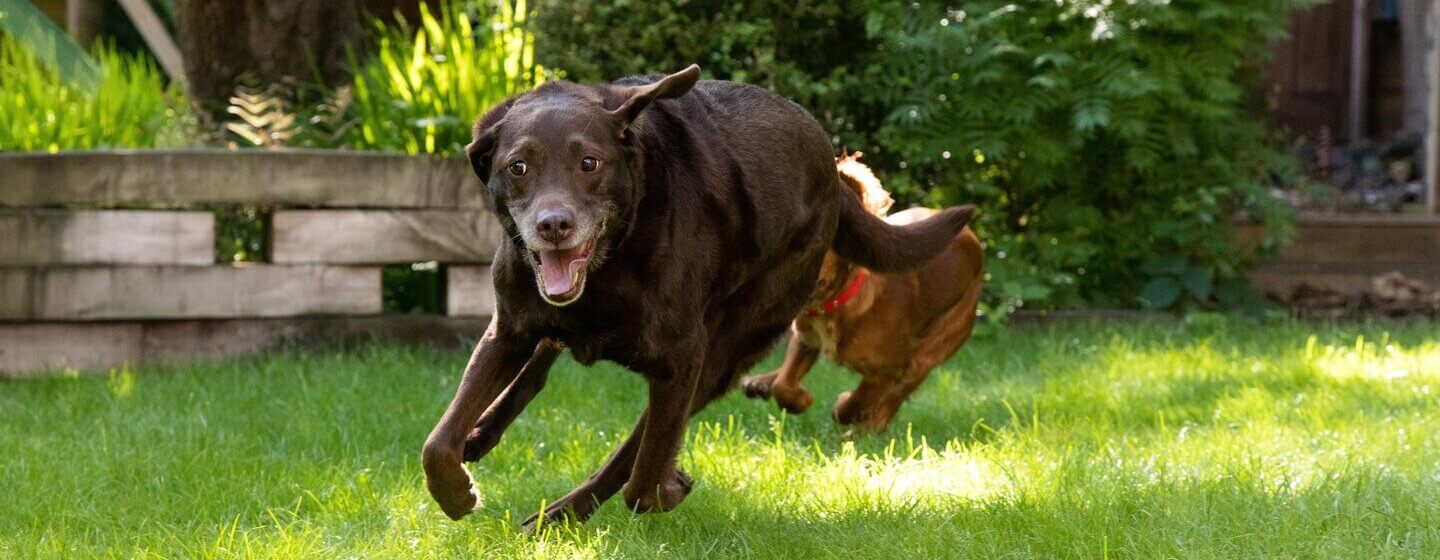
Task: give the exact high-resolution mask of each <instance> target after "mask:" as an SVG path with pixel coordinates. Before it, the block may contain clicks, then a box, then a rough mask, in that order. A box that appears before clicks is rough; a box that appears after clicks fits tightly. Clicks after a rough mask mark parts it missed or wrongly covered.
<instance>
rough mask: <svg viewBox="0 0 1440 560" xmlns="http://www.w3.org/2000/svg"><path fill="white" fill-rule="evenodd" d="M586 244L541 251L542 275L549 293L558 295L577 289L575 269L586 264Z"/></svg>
mask: <svg viewBox="0 0 1440 560" xmlns="http://www.w3.org/2000/svg"><path fill="white" fill-rule="evenodd" d="M584 254H585V246H584V245H580V246H577V247H575V248H573V249H569V250H565V251H540V276H541V281H542V282H543V283H544V284H545V293H546V294H547V295H552V296H558V295H563V294H568V293H570V291H571V290H574V289H575V276H576V275H575V273H574V272H575V270H576V269H578V268H579V267H582V266H585V261H584V260H583V259H582V258H581V257H582V256H583V255H584Z"/></svg>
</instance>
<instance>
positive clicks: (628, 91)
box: [611, 64, 700, 125]
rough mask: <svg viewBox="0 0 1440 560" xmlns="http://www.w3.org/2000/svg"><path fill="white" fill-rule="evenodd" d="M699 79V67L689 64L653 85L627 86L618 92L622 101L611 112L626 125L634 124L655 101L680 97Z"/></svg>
mask: <svg viewBox="0 0 1440 560" xmlns="http://www.w3.org/2000/svg"><path fill="white" fill-rule="evenodd" d="M699 79H700V67H699V66H698V65H695V64H691V65H690V67H688V68H686V69H684V70H681V71H679V72H676V73H674V74H671V75H669V76H665V77H664V78H660V79H659V80H658V81H656V82H655V83H653V84H645V85H643V86H629V87H626V88H623V89H621V90H620V92H619V93H620V97H621V99H622V101H621V102H620V106H619V107H617V108H616V109H615V110H614V111H611V113H613V114H614V115H615V116H617V117H619V118H620V120H621V121H622V122H624V123H625V124H626V125H629V124H630V123H633V122H635V119H636V118H637V117H639V116H640V113H642V112H644V111H645V108H646V107H649V106H650V103H651V102H653V101H655V100H656V99H669V98H672V97H680V96H681V95H685V92H687V91H690V88H692V87H695V82H696V81H698V80H699Z"/></svg>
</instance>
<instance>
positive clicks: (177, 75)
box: [120, 0, 185, 81]
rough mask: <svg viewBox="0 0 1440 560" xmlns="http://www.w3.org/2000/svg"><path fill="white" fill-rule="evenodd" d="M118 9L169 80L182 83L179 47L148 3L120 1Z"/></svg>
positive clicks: (183, 78)
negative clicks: (143, 41) (122, 12)
mask: <svg viewBox="0 0 1440 560" xmlns="http://www.w3.org/2000/svg"><path fill="white" fill-rule="evenodd" d="M120 7H121V8H124V9H125V15H128V16H130V21H131V22H133V23H134V24H135V28H136V29H138V30H140V37H142V38H144V39H145V44H146V45H149V46H150V52H153V53H155V58H156V59H158V60H159V61H160V67H161V68H164V69H165V73H166V74H168V75H169V76H170V79H172V80H180V81H184V80H185V62H184V60H182V59H181V57H180V47H177V46H175V38H173V37H171V36H170V31H169V30H166V29H165V23H164V22H162V21H160V16H159V15H156V13H155V9H154V8H151V7H150V3H149V2H147V1H146V0H120Z"/></svg>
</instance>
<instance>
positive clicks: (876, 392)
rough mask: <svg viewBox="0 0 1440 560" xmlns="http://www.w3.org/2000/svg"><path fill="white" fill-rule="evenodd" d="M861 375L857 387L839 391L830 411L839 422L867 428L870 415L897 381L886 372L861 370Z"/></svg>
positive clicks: (869, 423)
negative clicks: (851, 389) (842, 391)
mask: <svg viewBox="0 0 1440 560" xmlns="http://www.w3.org/2000/svg"><path fill="white" fill-rule="evenodd" d="M861 376H862V378H861V380H860V386H859V387H856V388H855V390H854V391H846V392H844V393H840V397H839V398H837V399H835V408H833V409H831V413H832V414H833V415H834V416H835V421H836V422H838V423H840V424H845V425H850V424H855V425H856V427H857V428H862V427H864V428H865V429H868V428H869V426H870V425H871V416H873V415H874V414H875V412H876V411H877V410H878V406H879V404H880V402H881V401H882V400H883V399H884V398H885V396H886V395H888V394H890V392H891V391H892V390H893V389H894V388H895V387H896V385H897V384H898V383H897V381H896V379H895V378H894V376H891V375H886V374H876V373H873V372H868V371H867V372H861Z"/></svg>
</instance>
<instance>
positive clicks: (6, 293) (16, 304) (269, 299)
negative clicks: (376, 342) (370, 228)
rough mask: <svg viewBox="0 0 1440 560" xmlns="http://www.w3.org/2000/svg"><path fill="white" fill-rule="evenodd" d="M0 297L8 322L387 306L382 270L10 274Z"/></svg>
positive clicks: (3, 273) (0, 280)
mask: <svg viewBox="0 0 1440 560" xmlns="http://www.w3.org/2000/svg"><path fill="white" fill-rule="evenodd" d="M0 297H3V298H4V299H0V319H3V320H103V319H170V318H202V317H293V316H301V315H359V314H372V313H379V312H380V311H381V307H382V305H381V290H380V269H379V268H376V267H327V266H295V267H288V266H267V265H261V266H212V267H118V268H103V267H76V268H34V269H25V268H7V269H0Z"/></svg>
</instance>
